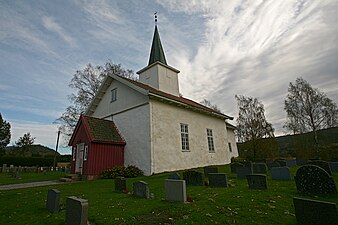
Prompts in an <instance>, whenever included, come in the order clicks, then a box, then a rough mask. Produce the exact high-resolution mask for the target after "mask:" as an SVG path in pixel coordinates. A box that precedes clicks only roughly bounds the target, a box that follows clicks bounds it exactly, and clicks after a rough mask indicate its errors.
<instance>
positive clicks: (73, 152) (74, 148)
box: [72, 146, 76, 161]
mask: <svg viewBox="0 0 338 225" xmlns="http://www.w3.org/2000/svg"><path fill="white" fill-rule="evenodd" d="M72 155H73V161H75V159H76V146H73V151H72Z"/></svg>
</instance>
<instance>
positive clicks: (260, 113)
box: [235, 95, 274, 159]
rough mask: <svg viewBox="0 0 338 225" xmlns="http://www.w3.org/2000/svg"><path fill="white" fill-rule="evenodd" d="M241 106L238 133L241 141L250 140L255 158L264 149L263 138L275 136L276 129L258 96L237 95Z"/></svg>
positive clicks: (239, 106)
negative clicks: (266, 115)
mask: <svg viewBox="0 0 338 225" xmlns="http://www.w3.org/2000/svg"><path fill="white" fill-rule="evenodd" d="M235 98H236V99H237V104H238V108H239V115H238V118H237V130H236V135H237V138H238V141H239V142H248V143H249V145H250V149H249V150H250V151H252V152H253V156H252V158H253V159H256V158H257V155H258V154H257V153H258V151H259V150H261V151H264V149H263V146H262V143H263V142H262V141H261V139H263V138H273V137H274V129H273V128H272V125H271V123H268V121H267V120H266V118H265V115H264V105H263V103H262V102H260V101H258V99H257V98H252V97H245V96H242V95H239V96H238V95H236V96H235Z"/></svg>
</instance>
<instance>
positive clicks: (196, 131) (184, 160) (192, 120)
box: [150, 99, 231, 173]
mask: <svg viewBox="0 0 338 225" xmlns="http://www.w3.org/2000/svg"><path fill="white" fill-rule="evenodd" d="M150 110H151V140H152V158H153V164H152V172H153V173H160V172H164V171H174V170H180V169H188V168H195V167H202V166H206V165H220V164H226V163H230V158H231V157H230V153H229V149H228V140H227V139H228V137H227V132H226V126H225V122H224V120H222V119H218V118H215V117H210V116H207V115H205V114H201V113H197V112H193V111H191V110H187V109H183V108H179V107H177V106H175V105H169V104H166V103H163V102H159V101H157V100H153V99H151V100H150ZM181 123H184V124H188V125H189V144H190V151H189V152H183V151H182V150H181V132H180V124H181ZM207 128H208V129H212V131H213V137H214V145H215V153H209V149H208V141H207V131H206V129H207Z"/></svg>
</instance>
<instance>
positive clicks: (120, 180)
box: [115, 177, 127, 192]
mask: <svg viewBox="0 0 338 225" xmlns="http://www.w3.org/2000/svg"><path fill="white" fill-rule="evenodd" d="M126 189H127V180H126V178H124V177H116V178H115V191H116V192H125V190H126Z"/></svg>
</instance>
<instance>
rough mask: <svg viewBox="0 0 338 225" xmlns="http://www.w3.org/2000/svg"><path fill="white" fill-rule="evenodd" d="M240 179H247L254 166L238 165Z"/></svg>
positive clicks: (237, 170) (237, 171)
mask: <svg viewBox="0 0 338 225" xmlns="http://www.w3.org/2000/svg"><path fill="white" fill-rule="evenodd" d="M236 173H237V178H238V179H246V176H247V175H249V174H252V173H253V172H252V167H251V166H250V167H237V169H236Z"/></svg>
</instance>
